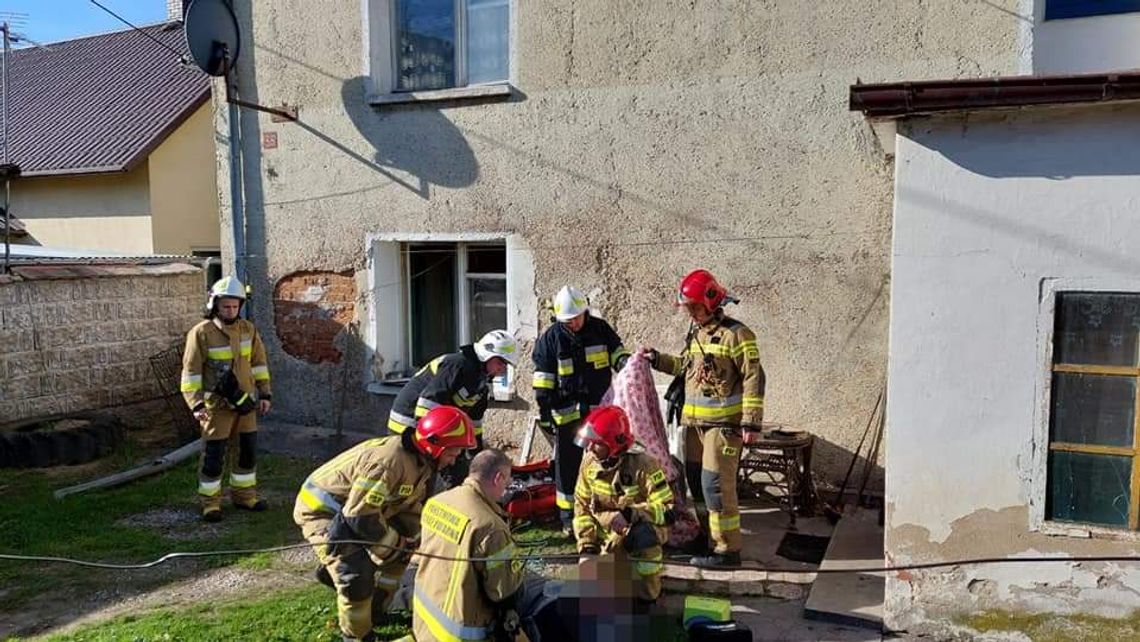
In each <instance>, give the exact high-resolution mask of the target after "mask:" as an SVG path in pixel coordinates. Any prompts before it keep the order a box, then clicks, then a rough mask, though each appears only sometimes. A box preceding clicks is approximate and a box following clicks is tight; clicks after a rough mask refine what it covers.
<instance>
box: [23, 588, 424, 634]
mask: <svg viewBox="0 0 1140 642" xmlns="http://www.w3.org/2000/svg"><path fill="white" fill-rule="evenodd" d="M410 625H411V618H410V616H408V615H402V616H397V617H395V618H394V621H393V623H391V624H388V625H386V626H384V627H381V628H378V629H377V635H378V636H379V638H380V639H381V640H388V639H395V638H398V637H400V636H402V635H405V634H407V633H408V632H409V628H410ZM198 640H202V641H205V640H250V641H255V640H256V641H259V642H262V641H264V642H302V641H304V642H338V641H339V640H340V633H339V632H338V631H337V626H336V608H335V605H334V603H333V599H332V592H331V591H329V590H328V589H327V588H326V587H324V586H319V585H315V584H314V585H313V586H308V587H305V588H302V589H292V590H283V591H278V592H275V593H273V594H272V595H270V596H269V597H265V598H262V599H259V600H254V601H246V602H230V603H227V604H221V605H209V604H199V605H195V606H194V607H192V608H190V609H182V610H180V611H167V610H160V611H153V612H150V613H146V614H144V615H140V616H128V617H124V618H119V619H116V620H112V621H110V622H106V623H103V624H98V625H94V626H91V627H88V628H85V629H83V630H81V631H78V632H76V633H72V634H70V635H53V636H51V637H49V638H46V640H45V642H122V641H129V642H190V641H198Z"/></svg>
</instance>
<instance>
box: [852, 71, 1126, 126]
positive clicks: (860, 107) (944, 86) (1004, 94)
mask: <svg viewBox="0 0 1140 642" xmlns="http://www.w3.org/2000/svg"><path fill="white" fill-rule="evenodd" d="M1123 100H1140V72H1134V73H1120V74H1088V75H1070V76H1010V77H1002V78H982V79H970V80H930V81H921V82H901V83H883V84H872V85H862V84H858V85H852V86H851V93H850V99H849V101H848V106H849V109H850V110H851V111H861V112H863V115H865V116H867V117H868V118H905V117H908V116H918V115H923V114H934V113H940V112H954V111H966V110H970V111H973V110H979V109H996V108H1003V107H1024V106H1028V105H1061V104H1072V103H1103V102H1113V101H1123Z"/></svg>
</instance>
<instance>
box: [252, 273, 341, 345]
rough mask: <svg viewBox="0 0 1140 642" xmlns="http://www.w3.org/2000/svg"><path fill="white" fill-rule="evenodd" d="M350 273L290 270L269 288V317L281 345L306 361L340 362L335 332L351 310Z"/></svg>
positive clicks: (339, 329)
mask: <svg viewBox="0 0 1140 642" xmlns="http://www.w3.org/2000/svg"><path fill="white" fill-rule="evenodd" d="M355 301H356V284H355V283H354V282H353V280H352V273H351V272H294V273H292V274H289V275H287V276H284V277H282V278H281V279H280V280H279V281H277V284H276V285H275V286H274V288H273V318H274V323H275V325H276V327H277V337H278V338H279V339H281V347H282V348H284V349H285V352H287V353H289V354H290V355H292V356H294V357H297V358H298V359H303V360H305V361H307V362H309V363H322V362H328V363H340V360H341V358H342V357H343V356H344V355H343V353H342V352H341V349H340V348H339V347H337V345H336V340H337V335H338V334H340V332H341V331H342V330H343V329H344V327H345V326H346V325H348V324H349V323H350V322H351V321H352V318H353V314H354V312H355V309H356V308H355V305H356V304H355Z"/></svg>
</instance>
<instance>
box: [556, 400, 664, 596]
mask: <svg viewBox="0 0 1140 642" xmlns="http://www.w3.org/2000/svg"><path fill="white" fill-rule="evenodd" d="M575 442H576V443H577V444H578V446H580V447H582V448H585V449H586V455H585V457H584V458H583V460H582V470H581V472H580V473H579V475H578V484H577V486H576V488H575V489H574V536H575V537H576V538H577V540H578V552H579V553H580V554H583V555H596V554H599V553H607V554H610V553H612V554H614V556H615V559H617V560H618V561H619V562H624V561H626V560H628V561H629V562H631V563H632V566H633V570H634V587H635V597H636V598H637V599H638V600H640V601H641V602H642V603H651V602H655V601H656V600H657V597H658V596H660V595H661V571H662V550H661V546H662V544H664V543H665V542H667V541H669V527H668V523H667V522H668V521H669V517H670V516H671V515H672V509H673V490H672V488H670V486H669V480H668V479H666V478H665V471H663V470H662V469H661V466H660V465H659V464H658V463H657V461H656V460H654V459H653V457H652V456H650V455H649V454H647V453H646V452H645V449H644V448H642V447H641V446H640V445H639V444H635V443H634V440H633V433H632V432H631V431H630V426H629V417H628V416H626V414H625V411H624V410H622V409H621V408H619V407H617V406H602V407H600V408H597V409H595V410H594V411H593V412H591V413H590V414H589V416H587V417H586V421H585V422H584V423H583V424H582V426H581V427H580V428H579V429H578V433H577V435H576V436H575Z"/></svg>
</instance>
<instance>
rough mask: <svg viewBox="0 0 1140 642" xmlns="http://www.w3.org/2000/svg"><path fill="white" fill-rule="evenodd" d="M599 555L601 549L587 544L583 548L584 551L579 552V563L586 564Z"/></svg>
mask: <svg viewBox="0 0 1140 642" xmlns="http://www.w3.org/2000/svg"><path fill="white" fill-rule="evenodd" d="M599 553H601V549H599V548H598V547H597V546H594V545H593V544H586V545H585V546H583V547H582V550H580V551H578V563H579V564H584V563H586V562H589V561H590V560H593V559H596V558H597V557H598V554H599Z"/></svg>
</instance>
